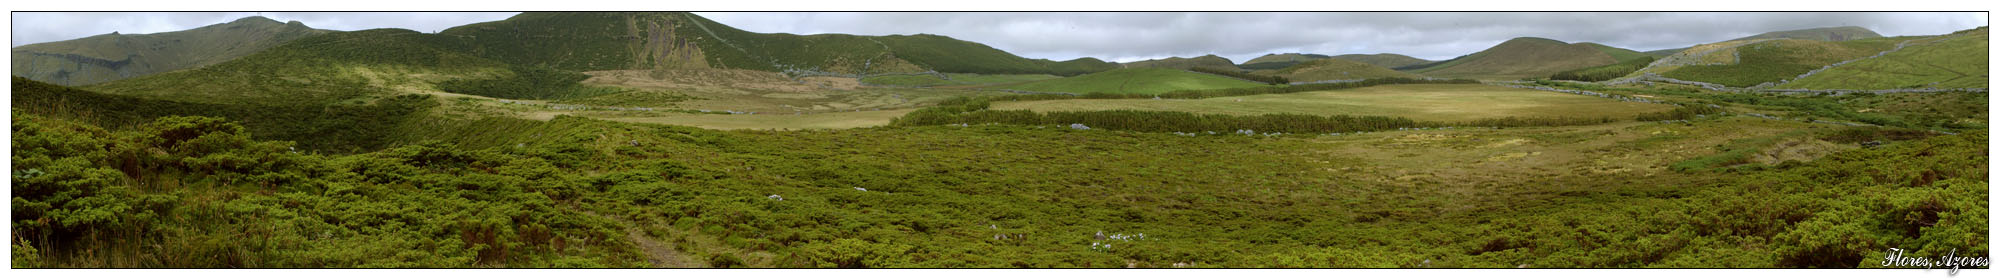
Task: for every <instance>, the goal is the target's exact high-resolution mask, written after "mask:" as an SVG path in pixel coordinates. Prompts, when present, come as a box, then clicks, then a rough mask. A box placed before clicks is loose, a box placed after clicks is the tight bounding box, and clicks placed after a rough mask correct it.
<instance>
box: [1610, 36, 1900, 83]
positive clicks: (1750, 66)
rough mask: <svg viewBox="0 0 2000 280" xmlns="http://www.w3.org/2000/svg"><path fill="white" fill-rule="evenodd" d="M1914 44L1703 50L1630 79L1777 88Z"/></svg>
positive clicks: (1769, 42) (1793, 43) (1771, 44)
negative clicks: (1654, 77) (1653, 77)
mask: <svg viewBox="0 0 2000 280" xmlns="http://www.w3.org/2000/svg"><path fill="white" fill-rule="evenodd" d="M1908 39H1910V38H1871V39H1859V40H1848V41H1840V42H1827V41H1816V40H1801V39H1750V40H1734V41H1725V42H1719V43H1711V44H1702V45H1697V46H1694V47H1690V48H1688V49H1687V50H1685V51H1682V52H1680V53H1677V54H1674V55H1671V56H1667V57H1662V58H1660V59H1659V60H1657V61H1654V62H1653V63H1651V64H1648V65H1646V67H1645V68H1642V69H1639V70H1638V71H1635V72H1632V74H1630V75H1627V76H1626V77H1636V76H1639V75H1644V74H1647V73H1653V74H1659V75H1661V76H1665V77H1668V78H1674V79H1680V80H1687V81H1697V82H1706V83H1715V84H1721V85H1726V86H1732V87H1750V86H1757V85H1761V84H1766V83H1770V84H1779V83H1784V82H1785V81H1787V80H1789V79H1792V78H1795V77H1797V76H1799V75H1802V74H1805V73H1807V72H1811V71H1813V70H1815V69H1819V68H1821V67H1825V66H1827V65H1832V64H1834V63H1839V62H1842V61H1848V60H1853V59H1858V58H1862V57H1867V56H1872V55H1875V54H1877V53H1880V52H1882V51H1885V50H1889V49H1891V48H1894V47H1895V46H1896V44H1897V43H1898V42H1902V41H1904V40H1908Z"/></svg>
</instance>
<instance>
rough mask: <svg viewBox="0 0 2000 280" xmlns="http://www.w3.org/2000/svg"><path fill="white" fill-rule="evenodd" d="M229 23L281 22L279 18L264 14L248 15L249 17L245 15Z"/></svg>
mask: <svg viewBox="0 0 2000 280" xmlns="http://www.w3.org/2000/svg"><path fill="white" fill-rule="evenodd" d="M229 23H230V24H252V23H280V22H278V20H274V19H271V18H267V17H264V16H247V17H243V18H239V19H236V20H235V21H230V22H229Z"/></svg>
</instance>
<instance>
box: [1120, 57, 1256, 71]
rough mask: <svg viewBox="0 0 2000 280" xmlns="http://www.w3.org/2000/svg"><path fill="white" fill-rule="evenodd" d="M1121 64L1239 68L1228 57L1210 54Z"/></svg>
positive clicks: (1128, 65)
mask: <svg viewBox="0 0 2000 280" xmlns="http://www.w3.org/2000/svg"><path fill="white" fill-rule="evenodd" d="M1123 65H1124V67H1125V68H1171V69H1182V70H1186V69H1189V68H1195V67H1212V68H1220V69H1230V70H1239V69H1241V68H1237V67H1236V63H1235V62H1230V61H1229V59H1228V58H1223V57H1221V56H1216V55H1212V54H1211V55H1204V56H1198V57H1194V58H1181V57H1169V58H1162V59H1150V60H1142V61H1134V62H1126V63H1123Z"/></svg>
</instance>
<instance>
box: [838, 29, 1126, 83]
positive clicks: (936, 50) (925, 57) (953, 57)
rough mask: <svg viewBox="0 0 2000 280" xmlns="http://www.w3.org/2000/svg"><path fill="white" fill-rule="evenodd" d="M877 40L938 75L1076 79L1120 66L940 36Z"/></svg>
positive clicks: (884, 37)
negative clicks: (1018, 52) (1030, 56)
mask: <svg viewBox="0 0 2000 280" xmlns="http://www.w3.org/2000/svg"><path fill="white" fill-rule="evenodd" d="M874 39H875V40H876V41H880V42H882V43H883V44H886V45H888V46H889V49H890V50H891V51H892V52H893V53H894V54H893V55H894V56H895V57H897V58H901V59H904V60H908V61H910V62H912V63H916V64H917V65H918V66H922V67H924V68H927V69H931V70H936V71H938V72H950V73H982V74H1054V75H1061V76H1074V75H1080V74H1085V73H1092V72H1099V71H1104V70H1111V69H1115V68H1118V65H1117V64H1114V63H1110V62H1104V61H1103V60H1098V59H1096V58H1088V57H1086V58H1078V59H1073V60H1068V61H1061V62H1057V61H1051V60H1047V59H1026V58H1021V57H1020V56H1015V55H1014V54H1011V53H1007V52H1006V51H1001V50H1000V49H995V48H993V47H990V46H987V45H985V44H980V43H975V42H970V41H963V40H958V39H952V38H951V37H945V36H939V35H930V34H918V35H909V36H904V35H890V36H882V37H875V38H874Z"/></svg>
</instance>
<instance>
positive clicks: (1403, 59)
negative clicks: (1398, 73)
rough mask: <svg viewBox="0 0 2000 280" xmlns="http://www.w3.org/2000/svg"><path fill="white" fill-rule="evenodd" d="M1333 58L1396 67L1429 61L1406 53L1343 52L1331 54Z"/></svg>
mask: <svg viewBox="0 0 2000 280" xmlns="http://www.w3.org/2000/svg"><path fill="white" fill-rule="evenodd" d="M1333 58H1339V59H1346V60H1350V61H1359V62H1362V63H1368V64H1374V65H1375V66H1382V67H1383V68H1396V67H1403V66H1410V65H1417V64H1424V63H1431V61H1430V60H1424V59H1422V58H1415V57H1410V56H1407V55H1400V54H1393V53H1378V54H1343V55H1336V56H1333Z"/></svg>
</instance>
